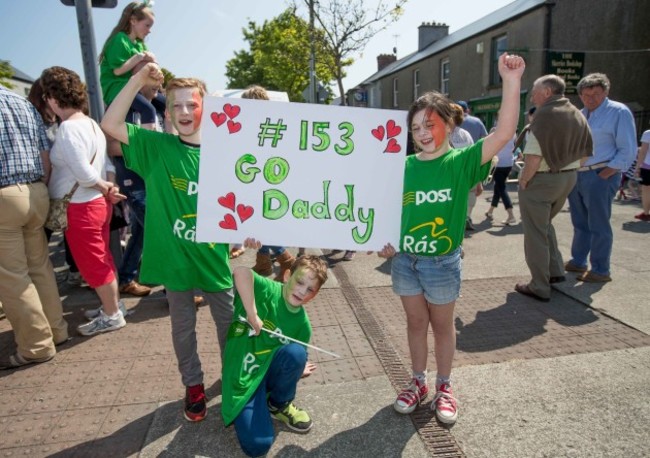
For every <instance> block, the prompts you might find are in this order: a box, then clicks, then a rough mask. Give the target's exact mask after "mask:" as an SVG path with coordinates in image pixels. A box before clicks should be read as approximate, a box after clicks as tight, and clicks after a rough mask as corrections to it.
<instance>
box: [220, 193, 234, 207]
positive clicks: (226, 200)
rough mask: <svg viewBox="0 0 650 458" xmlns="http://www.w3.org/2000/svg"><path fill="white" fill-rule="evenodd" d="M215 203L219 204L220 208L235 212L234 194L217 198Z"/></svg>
mask: <svg viewBox="0 0 650 458" xmlns="http://www.w3.org/2000/svg"><path fill="white" fill-rule="evenodd" d="M217 202H219V205H221V206H222V207H226V208H227V209H229V210H232V211H235V193H234V192H229V193H228V194H226V195H225V196H223V197H219V198H218V199H217Z"/></svg>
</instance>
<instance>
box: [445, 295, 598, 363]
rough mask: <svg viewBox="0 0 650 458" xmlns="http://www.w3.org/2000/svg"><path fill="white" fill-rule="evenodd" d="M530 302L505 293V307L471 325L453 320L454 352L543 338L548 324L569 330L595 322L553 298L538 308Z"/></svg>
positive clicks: (483, 314) (573, 306) (481, 315)
mask: <svg viewBox="0 0 650 458" xmlns="http://www.w3.org/2000/svg"><path fill="white" fill-rule="evenodd" d="M555 297H557V296H555ZM533 301H534V300H533V299H528V298H523V297H522V296H521V295H519V294H517V293H509V294H508V295H507V297H506V302H505V303H503V304H502V305H500V306H498V307H495V308H492V309H490V310H480V311H478V312H477V313H476V317H475V319H474V321H472V322H471V323H464V322H463V320H462V318H460V317H457V318H456V320H455V323H456V331H457V333H458V335H457V338H456V348H457V349H458V350H460V351H466V352H486V351H491V350H497V349H501V348H507V347H511V346H514V345H517V344H519V343H522V342H525V341H527V340H530V339H532V338H533V337H535V336H538V335H541V334H544V333H545V332H547V330H546V325H547V323H548V322H549V321H551V320H552V321H555V322H556V323H558V324H560V325H562V326H567V327H573V326H582V325H586V324H589V323H593V322H594V321H596V320H598V319H599V318H598V316H597V315H596V314H595V313H594V312H593V310H591V309H590V308H589V307H585V306H584V305H582V304H579V303H577V302H574V301H571V300H568V299H565V298H560V299H559V300H556V299H555V298H554V299H552V300H551V302H548V303H543V304H541V303H540V304H539V305H538V304H537V303H533Z"/></svg>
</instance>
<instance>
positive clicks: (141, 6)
mask: <svg viewBox="0 0 650 458" xmlns="http://www.w3.org/2000/svg"><path fill="white" fill-rule="evenodd" d="M153 15H154V14H153V10H152V9H151V7H150V6H149V2H148V1H147V2H131V3H129V4H128V5H126V8H124V10H123V11H122V16H120V20H119V21H118V23H117V25H116V26H115V28H114V29H113V31H112V32H111V34H110V35H109V36H108V38H107V39H106V41H105V42H104V47H103V48H102V52H101V54H100V55H99V63H100V64H101V63H102V60H104V53H105V52H106V45H107V44H108V42H109V41H111V39H112V38H113V37H114V36H115V35H117V34H118V33H120V32H124V33H126V34H127V35H128V34H129V33H131V18H132V17H133V18H135V19H136V20H137V21H141V20H143V19H146V18H147V17H148V16H151V17H153Z"/></svg>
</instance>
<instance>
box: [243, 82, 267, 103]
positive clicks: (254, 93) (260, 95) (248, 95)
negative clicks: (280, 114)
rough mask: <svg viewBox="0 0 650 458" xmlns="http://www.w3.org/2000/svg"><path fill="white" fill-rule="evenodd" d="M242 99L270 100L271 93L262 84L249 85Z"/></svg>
mask: <svg viewBox="0 0 650 458" xmlns="http://www.w3.org/2000/svg"><path fill="white" fill-rule="evenodd" d="M241 98H242V99H258V100H269V94H268V92H266V89H264V88H263V87H262V86H258V85H253V86H248V87H247V88H246V90H245V91H244V92H243V93H242V95H241Z"/></svg>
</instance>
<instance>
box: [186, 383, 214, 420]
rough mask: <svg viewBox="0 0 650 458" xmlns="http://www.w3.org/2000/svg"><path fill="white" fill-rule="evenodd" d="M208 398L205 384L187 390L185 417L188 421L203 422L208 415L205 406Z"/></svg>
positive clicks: (189, 387)
mask: <svg viewBox="0 0 650 458" xmlns="http://www.w3.org/2000/svg"><path fill="white" fill-rule="evenodd" d="M205 401H206V397H205V390H204V389H203V384H200V385H193V386H188V387H187V388H186V389H185V410H184V412H183V415H184V416H185V419H186V420H187V421H201V420H203V419H204V418H205V416H206V415H207V414H208V409H207V407H206V405H205Z"/></svg>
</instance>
